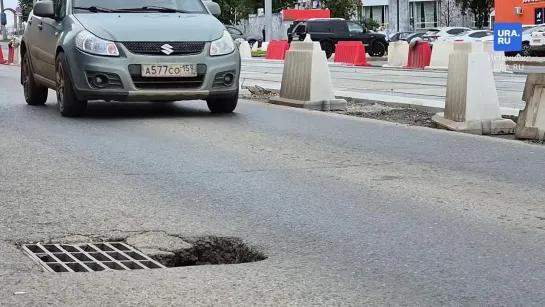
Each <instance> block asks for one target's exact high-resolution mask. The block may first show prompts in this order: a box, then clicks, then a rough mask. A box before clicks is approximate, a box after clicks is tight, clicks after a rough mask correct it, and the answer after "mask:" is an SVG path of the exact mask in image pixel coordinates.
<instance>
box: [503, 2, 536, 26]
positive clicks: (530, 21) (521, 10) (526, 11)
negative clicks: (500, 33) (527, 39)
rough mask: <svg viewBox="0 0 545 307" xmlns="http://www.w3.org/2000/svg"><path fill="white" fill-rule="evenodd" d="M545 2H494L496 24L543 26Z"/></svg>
mask: <svg viewBox="0 0 545 307" xmlns="http://www.w3.org/2000/svg"><path fill="white" fill-rule="evenodd" d="M544 14H545V0H496V1H495V3H494V20H495V21H496V22H520V23H522V24H523V25H534V24H543V23H544V17H543V15H544Z"/></svg>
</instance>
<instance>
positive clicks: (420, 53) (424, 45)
mask: <svg viewBox="0 0 545 307" xmlns="http://www.w3.org/2000/svg"><path fill="white" fill-rule="evenodd" d="M430 61H431V47H430V44H429V43H428V42H418V43H416V46H415V47H414V49H410V48H409V58H408V61H407V66H405V67H404V68H409V69H424V67H426V66H430Z"/></svg>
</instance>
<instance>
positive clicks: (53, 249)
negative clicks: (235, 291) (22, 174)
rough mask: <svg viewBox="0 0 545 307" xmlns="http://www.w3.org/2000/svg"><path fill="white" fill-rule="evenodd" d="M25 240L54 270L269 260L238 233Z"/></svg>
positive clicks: (34, 256) (48, 268)
mask: <svg viewBox="0 0 545 307" xmlns="http://www.w3.org/2000/svg"><path fill="white" fill-rule="evenodd" d="M75 239H78V241H79V242H81V241H82V240H81V239H83V240H85V241H86V242H88V243H79V242H74V237H67V238H60V239H56V240H52V241H51V242H47V243H32V244H24V245H23V246H22V247H23V251H24V252H25V253H26V254H27V255H28V256H29V257H30V258H32V260H34V261H35V262H37V263H38V264H40V265H41V266H42V267H43V268H44V270H46V271H48V272H96V271H110V270H147V269H160V268H167V267H183V266H195V265H217V264H241V263H249V262H257V261H261V260H265V259H267V256H266V255H265V254H264V253H263V252H262V251H260V250H259V249H257V248H255V247H252V246H249V245H247V244H246V243H245V242H244V241H243V240H242V239H240V238H233V237H215V236H206V237H191V238H183V237H178V236H173V235H169V234H166V233H164V232H145V233H139V234H135V235H130V236H127V237H124V238H115V239H113V238H101V240H102V241H97V240H96V239H97V238H94V237H85V236H76V238H75Z"/></svg>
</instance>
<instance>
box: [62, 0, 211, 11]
mask: <svg viewBox="0 0 545 307" xmlns="http://www.w3.org/2000/svg"><path fill="white" fill-rule="evenodd" d="M72 6H74V7H90V6H96V7H103V8H107V9H112V10H115V9H128V8H140V7H143V6H162V7H168V8H172V9H177V10H183V11H189V12H191V13H199V14H208V11H207V10H206V8H205V6H204V4H203V3H202V1H201V0H73V1H72ZM74 10H75V11H76V13H78V14H79V13H91V12H89V11H86V10H79V9H74ZM93 14H94V13H93Z"/></svg>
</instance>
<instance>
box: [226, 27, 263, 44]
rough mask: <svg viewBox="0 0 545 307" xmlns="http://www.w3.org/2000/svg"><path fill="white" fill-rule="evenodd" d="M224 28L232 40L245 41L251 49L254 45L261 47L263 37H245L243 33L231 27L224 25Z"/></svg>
mask: <svg viewBox="0 0 545 307" xmlns="http://www.w3.org/2000/svg"><path fill="white" fill-rule="evenodd" d="M225 28H226V29H227V31H229V34H231V36H232V37H233V39H237V38H242V39H244V40H245V41H247V42H248V44H250V47H252V46H253V45H254V44H255V43H258V44H259V45H261V43H262V42H263V37H262V36H261V35H246V34H244V32H242V31H240V30H239V29H237V28H236V27H234V26H231V25H225Z"/></svg>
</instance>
